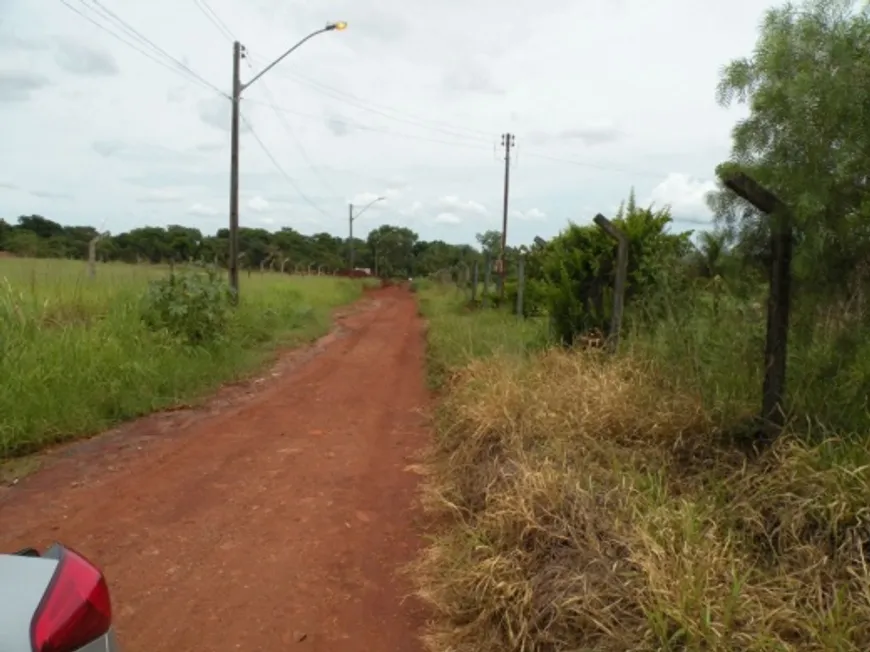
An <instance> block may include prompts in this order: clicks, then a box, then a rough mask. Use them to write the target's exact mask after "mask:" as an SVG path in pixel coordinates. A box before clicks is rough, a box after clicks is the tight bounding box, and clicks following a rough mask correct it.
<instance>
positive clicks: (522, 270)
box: [517, 254, 526, 318]
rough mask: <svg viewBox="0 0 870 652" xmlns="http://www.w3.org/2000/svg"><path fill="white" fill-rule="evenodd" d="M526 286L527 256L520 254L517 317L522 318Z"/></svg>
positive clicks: (518, 262) (518, 261)
mask: <svg viewBox="0 0 870 652" xmlns="http://www.w3.org/2000/svg"><path fill="white" fill-rule="evenodd" d="M525 287H526V257H525V256H523V255H522V254H520V257H519V259H518V260H517V317H520V318H522V317H523V316H524V313H523V291H524V290H525Z"/></svg>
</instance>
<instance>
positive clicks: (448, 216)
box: [435, 213, 462, 225]
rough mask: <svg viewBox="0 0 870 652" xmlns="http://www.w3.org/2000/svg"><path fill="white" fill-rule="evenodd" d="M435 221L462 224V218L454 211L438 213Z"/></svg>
mask: <svg viewBox="0 0 870 652" xmlns="http://www.w3.org/2000/svg"><path fill="white" fill-rule="evenodd" d="M435 222H436V223H437V224H453V225H455V224H461V223H462V218H461V217H459V216H458V215H455V214H454V213H438V215H436V216H435Z"/></svg>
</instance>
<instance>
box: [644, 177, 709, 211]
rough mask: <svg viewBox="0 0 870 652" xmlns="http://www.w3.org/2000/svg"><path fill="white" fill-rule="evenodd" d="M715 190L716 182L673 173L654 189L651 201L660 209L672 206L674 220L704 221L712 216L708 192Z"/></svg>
mask: <svg viewBox="0 0 870 652" xmlns="http://www.w3.org/2000/svg"><path fill="white" fill-rule="evenodd" d="M715 189H716V183H715V182H714V181H710V180H703V179H696V178H693V177H690V176H689V175H686V174H680V173H678V172H672V173H671V174H669V175H668V176H667V178H666V179H665V180H664V181H662V182H661V183H660V184H658V185H657V186H656V187H655V188H653V190H652V192H651V193H650V198H649V200H650V201H651V202H654V203H655V204H656V205H658V206H660V207H661V206H664V205H668V206H670V207H671V214H672V215H673V216H674V218H688V219H691V220H703V219H704V218H707V217H709V216H710V209H709V208H707V202H706V199H705V198H706V196H707V193H708V192H710V191H711V190H715Z"/></svg>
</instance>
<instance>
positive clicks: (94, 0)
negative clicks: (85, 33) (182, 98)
mask: <svg viewBox="0 0 870 652" xmlns="http://www.w3.org/2000/svg"><path fill="white" fill-rule="evenodd" d="M79 1H80V2H81V4H82V5H84V6H88V3H90V4H91V5H92V6H91V7H90V8H91V9H92V10H94V11H96V12H97V13H100V14H101V15H102V16H103V17H104V18H107V19H109V20H110V21H113V22H114V23H115V24H116V25H117V26H118V27H120V28H121V29H122V30H124V31H125V32H126V33H127V34H128V35H130V36H131V37H132V38H134V39H137V40H138V41H140V42H141V43H142V44H143V45H147V46H148V47H150V48H151V49H152V50H154V52H156V53H157V54H161V55H163V56H164V57H166V58H167V59H169V60H170V61H172V62H173V63H174V64H175V65H176V66H178V68H179V69H181V70H184V71H185V72H187V73H188V74H190V75H191V76H193V77H195V78H197V79H198V80H200V81H201V82H202V83H203V84H206V85H208V86H211V87H212V88H213V89H214V90H215V91H217V92H218V93H223V91H221V90H220V89H219V88H218V87H217V86H215V85H214V84H212V83H211V82H209V81H208V80H207V79H205V78H204V77H203V76H202V75H200V74H199V73H197V72H195V71H194V70H192V69H191V68H190V67H189V66H188V65H187V64H185V63H183V62H181V61H179V60H178V59H176V58H175V57H174V56H172V55H171V54H169V53H168V52H167V51H166V50H164V49H163V48H161V47H160V46H159V45H157V44H156V43H154V41H152V40H151V39H149V38H148V37H147V36H145V35H144V34H142V32H140V31H139V30H137V29H136V28H135V27H133V26H132V25H130V24H129V23H128V22H127V21H125V20H124V19H123V18H121V17H120V16H119V15H118V14H116V13H115V12H113V11H112V10H111V9H109V8H108V7H106V6H105V5H104V4H103V3H102V2H101V1H100V0H79ZM94 7H96V9H94Z"/></svg>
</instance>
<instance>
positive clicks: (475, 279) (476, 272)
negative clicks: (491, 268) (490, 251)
mask: <svg viewBox="0 0 870 652" xmlns="http://www.w3.org/2000/svg"><path fill="white" fill-rule="evenodd" d="M479 268H480V263H479V262H478V261H476V260H475V261H474V267H472V269H471V303H474V302H475V301H476V300H477V284H478V283H480V269H479Z"/></svg>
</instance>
